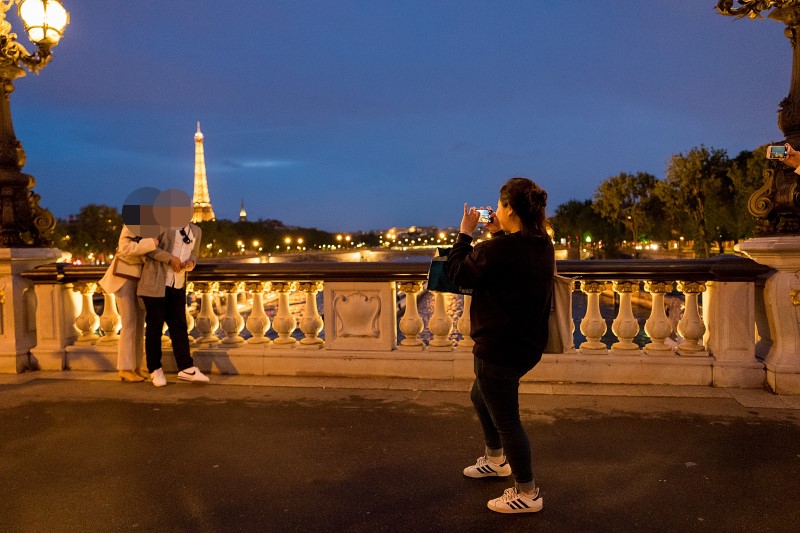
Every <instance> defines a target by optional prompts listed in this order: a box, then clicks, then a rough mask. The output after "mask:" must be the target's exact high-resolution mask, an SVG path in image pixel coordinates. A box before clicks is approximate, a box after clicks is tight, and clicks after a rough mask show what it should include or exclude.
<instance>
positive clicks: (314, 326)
mask: <svg viewBox="0 0 800 533" xmlns="http://www.w3.org/2000/svg"><path fill="white" fill-rule="evenodd" d="M322 287H323V284H322V282H321V281H311V282H304V283H299V284H298V286H297V290H299V291H300V292H304V293H306V309H305V312H304V313H303V318H302V319H301V320H300V330H301V331H302V332H303V334H304V335H305V337H303V338H302V339H300V347H301V348H322V347H323V346H325V341H323V340H322V339H320V338H319V336H318V335H319V332H320V331H322V328H323V327H324V325H325V323H324V322H323V321H322V317H321V316H320V315H319V310H318V309H317V293H318V292H320V291H321V290H322Z"/></svg>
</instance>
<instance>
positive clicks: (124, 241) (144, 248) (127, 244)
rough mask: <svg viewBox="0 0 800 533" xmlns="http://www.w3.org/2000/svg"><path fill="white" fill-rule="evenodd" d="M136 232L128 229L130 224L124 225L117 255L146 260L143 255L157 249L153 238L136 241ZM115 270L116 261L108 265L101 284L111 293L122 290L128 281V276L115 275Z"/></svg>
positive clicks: (107, 292)
mask: <svg viewBox="0 0 800 533" xmlns="http://www.w3.org/2000/svg"><path fill="white" fill-rule="evenodd" d="M136 238H137V237H136V234H134V233H133V232H132V231H131V230H129V229H128V226H122V233H120V235H119V243H117V255H118V256H119V255H121V256H125V257H127V258H130V259H133V258H139V259H140V260H141V261H142V262H144V258H143V257H142V256H143V255H144V254H146V253H147V252H152V251H153V250H155V249H156V245H155V243H154V242H153V239H141V240H139V242H136ZM113 270H114V262H113V261H112V262H111V264H110V265H109V266H108V269H107V270H106V273H105V274H104V275H103V277H102V278H101V279H100V286H101V287H102V288H103V290H104V291H106V294H111V293H114V292H117V291H118V290H120V288H121V287H122V286H123V285H124V284H125V282H126V281H128V280H127V279H126V278H121V277H119V276H115V275H114V273H113V272H112V271H113Z"/></svg>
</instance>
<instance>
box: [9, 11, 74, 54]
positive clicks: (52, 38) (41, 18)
mask: <svg viewBox="0 0 800 533" xmlns="http://www.w3.org/2000/svg"><path fill="white" fill-rule="evenodd" d="M17 12H18V13H19V18H21V19H22V22H23V24H24V25H25V31H26V32H28V37H29V38H30V40H31V42H32V43H34V44H36V45H40V46H55V45H57V44H58V41H60V40H61V36H62V35H63V34H64V28H66V27H67V24H69V13H67V10H66V9H64V6H62V5H61V2H59V1H58V0H22V1H21V2H20V4H19V8H18V10H17Z"/></svg>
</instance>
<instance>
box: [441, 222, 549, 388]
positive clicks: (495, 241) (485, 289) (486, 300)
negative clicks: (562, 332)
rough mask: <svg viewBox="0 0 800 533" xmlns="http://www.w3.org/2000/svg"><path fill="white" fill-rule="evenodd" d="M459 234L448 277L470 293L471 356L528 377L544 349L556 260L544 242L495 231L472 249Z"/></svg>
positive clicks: (469, 238)
mask: <svg viewBox="0 0 800 533" xmlns="http://www.w3.org/2000/svg"><path fill="white" fill-rule="evenodd" d="M471 243H472V237H470V236H469V235H466V234H464V233H460V234H459V235H458V239H457V240H456V243H455V245H454V246H453V249H452V250H451V251H450V253H449V254H448V257H447V265H446V267H445V269H446V271H447V275H448V277H449V278H450V279H451V280H452V281H453V282H454V283H455V284H456V285H459V286H461V287H463V288H467V289H469V288H471V289H473V292H472V305H471V307H470V314H469V317H470V321H471V322H472V332H471V336H472V339H473V340H474V341H475V346H474V347H473V349H472V353H473V354H475V356H476V357H479V358H481V359H483V360H485V361H488V362H490V363H494V364H497V365H500V366H504V367H509V368H514V369H517V370H520V371H524V372H527V371H528V370H530V369H531V368H533V367H534V365H536V363H538V362H539V360H540V359H541V357H542V351H543V350H544V347H545V345H546V344H547V320H548V318H549V316H550V301H551V298H552V296H553V274H554V270H555V256H554V252H553V243H552V242H551V241H550V239H548V238H545V237H524V236H523V235H522V234H521V233H519V232H517V233H509V234H504V233H502V232H498V233H496V234H494V235H493V236H492V238H491V239H489V240H488V241H485V242H482V243H480V244H478V245H476V246H475V247H473V246H472V244H471Z"/></svg>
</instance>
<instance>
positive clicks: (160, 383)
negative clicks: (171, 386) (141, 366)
mask: <svg viewBox="0 0 800 533" xmlns="http://www.w3.org/2000/svg"><path fill="white" fill-rule="evenodd" d="M150 380H151V381H152V382H153V385H155V386H156V387H164V386H165V385H166V384H167V378H165V377H164V369H163V368H159V369H158V370H156V371H154V372H152V373H151V374H150Z"/></svg>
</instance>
